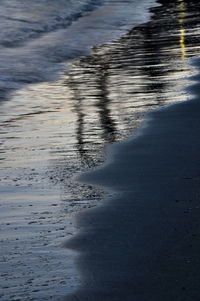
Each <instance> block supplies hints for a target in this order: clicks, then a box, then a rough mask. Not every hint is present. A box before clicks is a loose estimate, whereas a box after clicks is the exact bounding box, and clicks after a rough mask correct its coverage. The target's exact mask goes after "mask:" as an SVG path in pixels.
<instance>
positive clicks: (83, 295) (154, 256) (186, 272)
mask: <svg viewBox="0 0 200 301" xmlns="http://www.w3.org/2000/svg"><path fill="white" fill-rule="evenodd" d="M182 2H184V1H182ZM182 42H183V40H181V39H180V44H181V43H182ZM184 48H185V47H183V48H182V56H185V49H184ZM195 65H196V67H198V74H196V75H195V76H193V80H194V79H196V83H195V84H194V85H191V86H189V87H188V88H187V90H189V91H190V95H193V94H194V95H195V97H194V98H192V99H190V100H189V101H184V102H183V103H178V104H173V105H171V106H168V107H166V108H162V109H160V110H159V109H158V110H157V111H156V112H151V113H150V115H149V116H150V118H149V119H147V123H148V126H145V129H144V128H143V129H142V130H141V131H140V132H139V135H138V136H136V137H135V138H133V139H129V140H128V141H126V142H123V143H119V144H117V145H113V146H112V147H111V148H110V149H109V151H108V156H109V159H108V162H107V163H106V164H104V165H103V166H102V167H100V168H98V169H96V170H94V171H92V172H89V173H87V174H85V175H83V176H81V178H80V179H81V182H82V181H83V182H84V183H89V184H92V185H97V186H98V185H99V186H100V187H104V188H105V189H106V188H108V189H111V190H112V191H114V192H116V193H117V194H116V195H114V197H113V198H112V199H111V200H110V199H109V200H107V201H106V200H105V201H104V204H103V206H100V207H97V208H94V209H90V210H87V211H86V212H82V213H79V215H78V216H77V225H78V227H79V228H80V229H81V230H80V232H79V234H78V235H76V236H75V237H74V238H72V239H70V240H69V241H67V242H66V247H67V248H69V249H71V250H75V251H76V252H79V254H80V255H79V258H78V260H77V267H78V269H79V271H80V274H81V277H82V282H81V283H82V284H81V285H80V287H79V288H78V290H77V291H76V292H75V293H73V294H72V295H69V296H66V298H65V299H64V300H67V301H71V300H72V301H73V300H79V299H80V300H93V299H94V298H95V299H96V300H98V301H106V300H109V301H110V300H115V301H118V300H119V301H121V300H127V301H129V300H136V301H137V300H138V301H141V300H144V301H146V300H148V301H151V300H152V301H153V300H160V299H163V300H165V301H170V300H177V301H178V300H180V301H183V300H187V301H193V300H197V299H198V297H199V294H200V288H199V279H200V275H199V273H198V270H199V267H200V258H199V251H200V242H199V239H198V236H199V233H200V223H199V201H200V198H199V196H200V188H199V181H200V167H199V159H198V154H199V151H200V143H199V141H198V140H199V138H200V137H199V130H200V121H199V116H198V112H199V111H200V105H199V87H198V83H199V81H200V75H199V71H200V67H199V65H200V64H199V59H196V63H195Z"/></svg>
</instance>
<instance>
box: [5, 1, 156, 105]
mask: <svg viewBox="0 0 200 301" xmlns="http://www.w3.org/2000/svg"><path fill="white" fill-rule="evenodd" d="M153 5H155V1H154V0H148V1H145V0H141V1H139V0H127V1H120V0H116V1H113V0H90V1H89V0H79V1H77V0H76V1H75V0H57V1H55V0H54V1H53V0H44V1H39V0H35V1H34V2H32V1H30V0H27V1H22V0H11V1H6V0H3V1H1V2H0V8H1V16H2V18H1V19H0V20H1V21H0V24H1V31H0V49H1V52H0V66H1V74H0V100H5V99H6V97H7V95H8V92H10V91H13V90H16V89H19V88H21V87H22V85H24V84H29V83H38V82H42V81H47V80H54V79H55V78H57V74H58V73H59V72H61V71H62V70H63V66H62V63H63V62H64V61H69V60H71V59H74V58H77V57H80V56H83V55H85V54H87V53H88V52H89V51H90V48H91V47H92V46H97V45H99V44H101V43H104V42H107V41H109V40H111V39H113V38H116V37H119V36H120V35H122V34H123V33H124V32H126V31H127V30H128V29H129V28H130V27H132V26H134V25H136V24H138V23H141V22H142V21H146V20H148V18H149V12H148V10H147V8H148V7H150V6H153Z"/></svg>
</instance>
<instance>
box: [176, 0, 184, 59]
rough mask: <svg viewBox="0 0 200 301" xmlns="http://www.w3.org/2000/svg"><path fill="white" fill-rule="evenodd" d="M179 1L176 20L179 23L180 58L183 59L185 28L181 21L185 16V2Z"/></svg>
mask: <svg viewBox="0 0 200 301" xmlns="http://www.w3.org/2000/svg"><path fill="white" fill-rule="evenodd" d="M178 2H179V9H180V12H179V19H178V22H179V24H180V39H179V42H180V46H181V53H182V55H181V58H182V59H183V60H184V59H185V57H186V45H185V29H184V27H183V21H184V18H185V3H184V0H178Z"/></svg>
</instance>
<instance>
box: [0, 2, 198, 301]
mask: <svg viewBox="0 0 200 301" xmlns="http://www.w3.org/2000/svg"><path fill="white" fill-rule="evenodd" d="M183 4H184V5H183ZM165 5H166V6H165V7H164V8H162V7H157V8H155V9H154V10H153V11H152V12H154V13H155V15H154V16H153V17H152V19H151V22H150V23H149V24H147V25H140V26H138V27H136V28H134V29H133V30H132V31H131V32H129V33H128V34H125V35H123V37H122V38H120V39H116V40H114V41H112V42H109V43H107V44H105V45H104V46H99V47H96V48H94V49H93V51H92V53H91V55H88V56H87V57H84V58H82V59H80V60H74V61H71V68H70V71H69V63H68V62H66V69H65V67H64V65H63V66H62V71H60V73H59V80H57V81H48V82H43V83H38V84H34V85H33V84H32V85H28V86H26V87H24V88H23V89H20V90H18V91H13V92H12V94H11V96H10V97H9V101H4V102H2V103H1V106H0V115H1V121H0V123H1V131H0V139H1V144H0V157H1V165H0V175H1V181H0V185H1V187H0V189H1V197H2V200H1V205H0V206H1V213H0V217H1V229H2V230H3V231H2V234H1V255H2V261H1V263H0V270H1V276H2V281H1V285H2V288H3V289H2V300H8V299H9V300H16V299H17V298H20V300H49V299H50V298H51V296H52V298H54V299H55V296H57V297H59V296H62V295H64V294H66V293H70V292H71V291H72V290H73V289H74V287H76V285H77V283H78V282H79V279H78V278H79V276H78V273H77V272H76V270H75V268H74V266H73V263H72V259H73V258H74V256H75V255H74V254H73V253H72V252H70V251H68V250H66V249H64V248H61V246H62V244H63V243H64V241H65V240H66V238H69V237H71V236H72V235H73V234H74V232H76V231H77V230H76V229H75V228H74V226H73V224H72V223H73V217H74V214H75V213H76V212H77V211H80V210H83V209H85V208H90V207H92V206H95V205H97V204H98V203H99V202H100V199H101V197H102V193H103V192H102V191H100V190H99V189H97V188H94V187H92V186H86V185H79V184H78V183H77V182H74V176H76V175H78V174H80V173H81V172H83V171H86V170H88V168H94V167H96V166H98V165H99V164H101V163H102V162H103V161H104V151H103V150H104V147H105V145H107V144H108V143H113V142H115V141H120V140H122V139H125V138H126V137H129V136H130V135H132V134H134V133H135V132H137V128H138V127H139V126H140V124H141V122H142V121H143V119H144V114H145V113H146V112H147V111H149V110H152V109H156V108H159V107H160V106H163V105H169V104H171V103H175V102H177V101H183V100H186V99H187V98H188V95H187V93H185V92H183V90H182V89H183V87H184V86H187V84H188V82H189V80H188V79H187V77H188V76H189V75H192V74H193V73H194V71H193V70H192V68H191V67H189V65H188V59H189V58H191V57H193V56H195V55H197V54H198V51H199V29H198V28H199V27H198V26H199V25H198V13H197V12H198V10H197V7H196V6H193V5H192V2H191V1H190V3H189V2H186V1H178V2H176V3H173V4H172V5H169V4H168V5H167V4H165ZM166 8H167V9H166ZM195 15H196V18H195ZM22 287H23V289H22Z"/></svg>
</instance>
